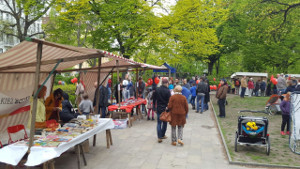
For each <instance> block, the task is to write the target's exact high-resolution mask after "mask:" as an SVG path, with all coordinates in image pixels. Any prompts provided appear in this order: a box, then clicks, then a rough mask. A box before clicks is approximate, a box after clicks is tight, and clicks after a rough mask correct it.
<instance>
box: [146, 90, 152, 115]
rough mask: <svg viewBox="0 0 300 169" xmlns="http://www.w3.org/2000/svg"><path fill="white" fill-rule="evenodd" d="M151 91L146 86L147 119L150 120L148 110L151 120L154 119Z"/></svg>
mask: <svg viewBox="0 0 300 169" xmlns="http://www.w3.org/2000/svg"><path fill="white" fill-rule="evenodd" d="M152 96H153V91H152V90H151V88H148V95H147V109H148V114H147V120H150V112H151V111H152V120H154V110H153V97H152Z"/></svg>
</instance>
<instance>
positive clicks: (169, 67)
mask: <svg viewBox="0 0 300 169" xmlns="http://www.w3.org/2000/svg"><path fill="white" fill-rule="evenodd" d="M163 65H164V66H166V67H167V68H168V69H171V73H176V69H175V68H173V67H171V66H170V65H168V64H167V63H164V64H163ZM153 72H167V73H168V72H169V70H159V69H154V70H153Z"/></svg>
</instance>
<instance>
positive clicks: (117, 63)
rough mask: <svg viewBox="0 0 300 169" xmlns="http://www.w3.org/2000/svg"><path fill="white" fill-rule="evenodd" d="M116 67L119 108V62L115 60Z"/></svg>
mask: <svg viewBox="0 0 300 169" xmlns="http://www.w3.org/2000/svg"><path fill="white" fill-rule="evenodd" d="M116 65H117V85H118V86H117V90H118V91H117V92H118V102H119V108H120V107H121V103H120V95H121V94H120V90H121V85H120V84H119V60H116Z"/></svg>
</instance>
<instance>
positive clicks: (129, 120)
mask: <svg viewBox="0 0 300 169" xmlns="http://www.w3.org/2000/svg"><path fill="white" fill-rule="evenodd" d="M127 116H128V126H129V127H131V126H132V124H131V118H130V113H127Z"/></svg>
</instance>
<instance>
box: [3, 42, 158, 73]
mask: <svg viewBox="0 0 300 169" xmlns="http://www.w3.org/2000/svg"><path fill="white" fill-rule="evenodd" d="M38 43H42V44H43V48H42V60H41V72H44V73H47V72H50V71H51V70H52V68H53V67H54V66H55V64H56V63H57V62H59V61H62V63H60V64H59V66H58V67H57V69H56V70H57V71H58V72H59V71H62V70H64V69H67V68H71V67H73V66H75V65H77V64H79V63H82V62H84V61H86V60H87V59H92V58H99V57H106V58H111V61H110V63H109V64H107V65H106V68H108V69H109V68H111V67H113V66H116V64H115V63H116V60H119V67H127V68H128V67H129V68H130V67H132V68H134V67H143V68H149V69H158V68H160V69H163V68H162V67H158V66H153V65H149V64H144V63H139V62H135V61H133V60H130V59H126V58H124V57H121V56H117V55H115V54H112V53H110V52H107V51H103V50H98V49H89V48H82V47H74V46H70V45H62V44H58V43H53V42H48V41H44V40H39V39H31V41H23V42H21V43H20V44H18V45H16V46H15V47H13V48H11V49H10V50H8V51H7V52H5V53H2V54H0V72H17V73H21V72H22V73H25V72H28V73H30V72H35V68H36V64H37V62H36V56H37V48H38V47H37V46H38ZM103 66H104V65H103ZM103 68H105V67H103Z"/></svg>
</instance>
